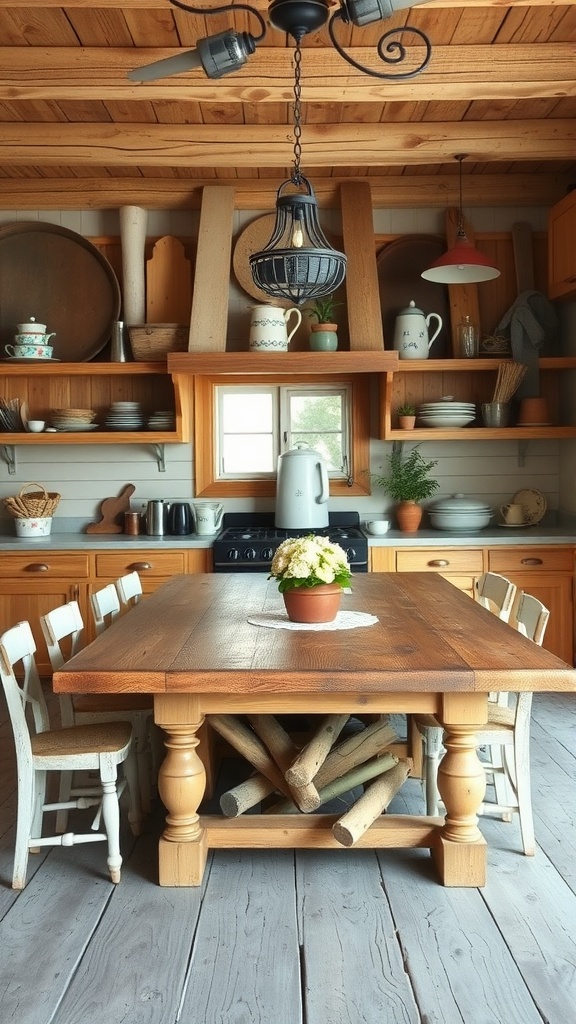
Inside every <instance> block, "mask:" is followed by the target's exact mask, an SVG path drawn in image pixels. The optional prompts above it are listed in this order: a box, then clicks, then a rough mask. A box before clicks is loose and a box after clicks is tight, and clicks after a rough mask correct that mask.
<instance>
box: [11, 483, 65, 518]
mask: <svg viewBox="0 0 576 1024" xmlns="http://www.w3.org/2000/svg"><path fill="white" fill-rule="evenodd" d="M27 487H39V488H40V490H39V491H31V492H30V493H29V494H24V491H25V490H26V488H27ZM59 501H60V495H59V494H56V492H55V491H53V492H52V493H51V494H49V493H48V491H47V490H46V488H45V487H42V484H34V483H32V484H24V486H23V487H22V488H21V489H20V494H18V495H17V496H16V497H15V498H4V507H5V509H6V511H7V512H9V513H10V515H11V516H14V517H15V519H36V518H44V517H46V516H52V515H54V512H55V511H56V509H57V508H58V502H59Z"/></svg>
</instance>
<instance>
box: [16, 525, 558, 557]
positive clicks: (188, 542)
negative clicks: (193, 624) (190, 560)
mask: <svg viewBox="0 0 576 1024" xmlns="http://www.w3.org/2000/svg"><path fill="white" fill-rule="evenodd" d="M367 536H368V535H367ZM215 538H216V534H214V535H213V536H212V535H211V536H199V535H198V534H190V535H189V536H186V537H172V536H165V537H150V536H148V535H147V534H139V536H137V537H130V536H128V535H127V534H125V533H83V532H78V531H71V532H66V533H60V532H57V531H54V530H53V531H52V533H51V534H50V536H49V537H38V538H35V539H34V540H25V539H23V538H21V537H16V536H15V535H13V534H12V533H8V532H5V533H0V551H14V552H16V551H71V550H73V549H75V550H77V549H78V548H84V549H85V550H87V551H88V550H91V551H98V550H99V549H102V548H117V549H118V550H119V551H121V550H133V551H145V550H151V549H156V550H160V551H161V550H165V551H170V550H171V549H175V548H179V549H182V548H211V547H212V544H213V543H214V540H215ZM510 544H513V545H517V546H521V545H526V544H574V545H575V546H576V526H574V525H569V526H567V525H548V526H546V525H543V524H539V525H538V526H526V527H520V528H519V529H512V528H506V527H498V526H489V527H487V529H485V530H478V531H477V532H476V533H451V532H448V531H446V530H430V529H420V530H418V532H417V533H402V531H401V530H397V529H392V530H389V531H388V533H386V534H384V536H383V537H371V536H368V546H369V547H371V548H373V547H394V548H397V547H467V548H469V547H494V546H496V545H510Z"/></svg>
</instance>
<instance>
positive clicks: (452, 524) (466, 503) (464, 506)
mask: <svg viewBox="0 0 576 1024" xmlns="http://www.w3.org/2000/svg"><path fill="white" fill-rule="evenodd" d="M428 515H429V517H430V525H431V526H432V527H433V528H434V529H435V530H447V531H449V532H450V531H451V532H453V533H475V532H476V531H477V530H484V529H485V528H486V527H487V526H488V525H489V524H490V520H491V519H492V516H493V515H494V510H493V509H492V508H491V507H490V505H487V504H486V503H485V502H483V501H479V500H478V499H477V498H467V497H466V496H465V495H464V494H452V495H450V497H448V498H439V499H438V500H437V501H435V502H433V504H432V505H430V506H429V507H428Z"/></svg>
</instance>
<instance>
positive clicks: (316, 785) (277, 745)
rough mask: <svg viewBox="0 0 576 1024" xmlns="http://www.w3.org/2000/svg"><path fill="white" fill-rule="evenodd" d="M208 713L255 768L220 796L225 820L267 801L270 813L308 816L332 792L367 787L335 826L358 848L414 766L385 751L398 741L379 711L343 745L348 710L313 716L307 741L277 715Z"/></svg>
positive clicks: (342, 837)
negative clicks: (300, 737)
mask: <svg viewBox="0 0 576 1024" xmlns="http://www.w3.org/2000/svg"><path fill="white" fill-rule="evenodd" d="M207 717H208V721H209V723H210V725H211V726H212V727H213V728H214V729H215V730H216V732H218V733H219V734H220V735H221V736H222V737H223V738H224V739H225V740H226V741H227V742H228V743H229V744H230V746H232V747H233V748H234V749H235V750H237V751H238V753H240V754H241V755H242V756H243V757H244V758H245V759H246V760H247V761H248V762H249V763H250V764H251V765H252V767H253V768H255V769H256V772H255V773H254V774H253V775H252V776H251V777H250V778H249V779H247V780H246V781H245V782H241V783H240V784H239V785H237V786H235V787H234V788H233V789H230V790H228V791H227V792H225V793H223V794H222V796H221V798H220V807H221V809H222V812H223V814H225V815H226V816H227V817H231V818H232V817H237V816H239V815H241V814H243V813H244V812H245V811H248V810H250V809H251V808H252V807H254V806H255V805H256V804H259V803H260V802H262V801H266V802H267V803H266V813H267V814H290V813H298V812H303V813H304V814H309V813H310V812H311V811H316V810H317V809H318V808H319V807H321V806H322V805H323V804H325V803H327V801H329V800H332V799H334V797H337V796H341V795H342V794H343V793H348V792H349V791H351V790H353V789H355V788H356V787H357V786H360V785H362V786H365V787H366V788H365V791H364V793H363V794H362V796H360V798H359V799H358V800H356V801H355V803H354V804H353V805H352V806H351V807H350V808H349V809H348V810H347V811H346V812H345V813H344V814H343V815H342V816H341V817H340V818H338V819H337V820H336V821H335V822H334V824H333V825H332V833H333V835H334V838H335V839H336V841H337V842H338V843H340V844H341V845H342V846H353V845H354V843H356V842H357V841H358V839H359V838H360V836H362V835H363V834H364V833H365V832H366V831H367V829H369V828H370V825H371V824H372V823H373V822H374V821H375V820H376V818H378V817H379V815H380V814H382V812H383V811H385V810H386V808H387V807H388V805H389V804H390V802H391V800H392V799H393V797H394V796H395V794H396V793H397V792H398V790H399V789H400V787H401V785H402V783H403V782H404V781H405V780H406V778H407V777H408V775H409V774H410V770H411V768H412V761H411V759H409V758H399V757H397V756H396V755H395V754H393V753H391V752H390V751H388V750H387V749H386V748H387V747H389V746H390V745H391V744H393V743H396V742H397V740H398V737H397V736H396V733H395V732H394V729H393V728H392V727H391V725H390V723H389V720H388V716H387V715H378V716H375V717H376V720H375V721H372V722H370V723H369V724H366V725H365V726H364V727H363V728H362V729H361V730H359V731H354V732H353V733H352V734H351V735H347V736H345V738H343V739H341V740H340V742H338V740H339V737H340V735H341V734H342V732H343V730H344V729H345V727H346V725H347V723H348V722H349V719H350V716H349V715H346V714H340V715H326V716H325V717H321V718H320V717H315V718H314V717H313V718H312V719H311V720H310V721H311V722H312V723H313V725H312V730H311V732H310V734H309V735H308V736H307V737H306V738H305V740H304V743H303V745H300V744H298V743H297V742H296V741H295V739H294V738H293V736H292V735H291V734H290V733H289V732H287V731H286V729H285V728H284V726H283V725H282V724H281V722H280V721H279V720H278V718H276V717H275V716H274V715H250V714H249V715H246V716H243V717H242V718H239V717H236V716H234V715H208V716H207ZM367 783H369V785H366V784H367Z"/></svg>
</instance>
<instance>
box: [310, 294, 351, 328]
mask: <svg viewBox="0 0 576 1024" xmlns="http://www.w3.org/2000/svg"><path fill="white" fill-rule="evenodd" d="M341 305H342V303H341V302H336V301H335V299H334V296H333V295H324V296H322V298H319V299H315V301H314V306H313V307H311V308H310V309H307V310H306V313H307V314H308V316H309V317H310V319H311V320H316V321H317V323H319V324H333V323H335V320H334V315H335V314H334V310H335V309H336V306H341Z"/></svg>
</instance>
